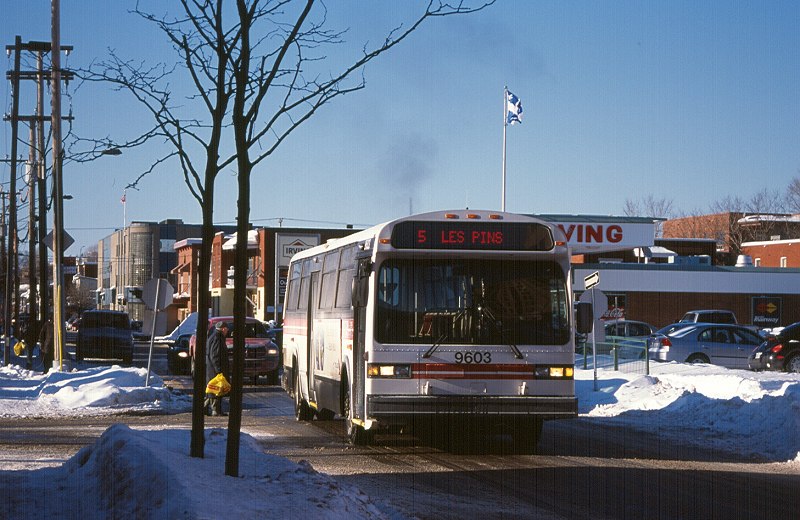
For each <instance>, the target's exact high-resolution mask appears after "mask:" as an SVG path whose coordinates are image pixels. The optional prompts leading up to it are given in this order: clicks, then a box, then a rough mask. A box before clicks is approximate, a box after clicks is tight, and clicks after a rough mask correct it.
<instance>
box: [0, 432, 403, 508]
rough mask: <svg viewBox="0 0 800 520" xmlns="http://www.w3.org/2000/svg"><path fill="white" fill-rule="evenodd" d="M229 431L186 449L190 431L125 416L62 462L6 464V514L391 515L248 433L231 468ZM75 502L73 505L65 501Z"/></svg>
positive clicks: (2, 476)
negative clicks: (195, 451) (146, 425)
mask: <svg viewBox="0 0 800 520" xmlns="http://www.w3.org/2000/svg"><path fill="white" fill-rule="evenodd" d="M226 435H227V434H226V432H225V431H224V430H219V429H210V430H206V432H205V439H206V444H205V450H204V454H205V457H204V458H193V457H189V456H188V455H187V451H188V448H187V447H188V446H189V437H190V431H189V430H157V431H156V430H136V431H134V430H131V429H130V428H129V427H128V426H125V425H122V424H117V425H114V426H112V427H110V428H109V429H108V430H106V431H105V433H103V435H102V436H101V437H100V439H99V440H98V441H97V442H96V443H95V444H93V445H90V446H87V447H85V448H83V449H81V450H80V451H79V452H78V453H77V454H76V455H75V456H74V457H72V458H71V459H70V460H68V461H67V462H66V463H65V464H64V465H63V466H60V467H56V468H45V469H40V470H36V471H0V481H2V482H4V485H3V487H2V488H0V517H3V518H30V517H31V516H36V517H37V518H65V519H72V518H74V519H77V520H94V519H97V520H100V519H104V518H271V517H276V516H285V515H287V514H288V515H289V516H291V517H297V518H304V517H305V518H310V517H320V516H322V517H324V518H332V519H351V518H387V517H388V518H390V517H392V516H394V515H387V514H384V512H383V511H382V510H381V509H380V508H378V506H376V505H375V504H373V503H372V501H371V500H370V498H369V497H368V496H366V495H365V494H364V493H363V492H361V491H360V490H358V489H357V488H355V487H351V486H347V485H340V484H339V483H337V482H336V481H335V480H333V479H332V478H331V477H328V476H326V475H322V474H320V473H317V472H316V471H314V469H312V468H311V467H310V466H309V465H308V464H303V463H301V464H296V463H294V462H291V461H289V460H287V459H285V458H282V457H277V456H274V455H268V454H265V453H262V452H261V450H260V449H259V447H258V445H257V443H256V441H255V440H254V439H253V438H252V437H250V436H248V435H245V434H243V435H242V436H241V446H240V451H239V453H240V461H239V476H238V477H227V476H225V475H223V468H224V464H225V448H226ZM67 504H68V505H69V507H65V505H67Z"/></svg>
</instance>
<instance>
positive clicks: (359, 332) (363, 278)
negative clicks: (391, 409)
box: [350, 258, 372, 419]
mask: <svg viewBox="0 0 800 520" xmlns="http://www.w3.org/2000/svg"><path fill="white" fill-rule="evenodd" d="M371 269H372V263H371V262H370V260H369V258H362V259H361V260H359V261H358V270H357V272H356V277H355V280H354V282H355V285H354V290H353V373H352V374H351V377H352V378H353V379H352V381H351V382H350V388H351V390H350V391H351V395H352V396H353V405H352V410H353V416H354V417H356V418H359V419H363V418H364V410H365V408H366V407H365V404H364V401H365V397H364V393H365V390H364V388H365V383H366V381H365V380H364V378H365V377H366V374H367V368H366V360H365V359H364V352H365V350H366V341H367V339H366V325H367V299H368V295H369V275H370V271H371Z"/></svg>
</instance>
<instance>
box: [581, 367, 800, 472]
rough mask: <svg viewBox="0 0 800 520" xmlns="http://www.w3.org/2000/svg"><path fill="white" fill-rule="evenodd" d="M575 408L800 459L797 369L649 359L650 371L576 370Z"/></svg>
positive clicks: (669, 433) (688, 438)
mask: <svg viewBox="0 0 800 520" xmlns="http://www.w3.org/2000/svg"><path fill="white" fill-rule="evenodd" d="M575 374H576V382H575V387H576V393H577V394H578V406H579V410H578V412H579V414H580V415H581V416H585V417H603V418H606V420H607V421H609V422H613V423H617V424H624V425H626V426H627V427H630V428H633V429H637V430H641V431H648V432H652V433H655V434H658V435H659V436H661V437H664V438H669V439H673V440H679V441H681V443H684V444H687V445H693V446H698V447H706V448H714V449H720V450H725V451H729V452H732V453H738V454H739V455H742V456H743V457H749V458H752V459H754V460H769V461H786V460H793V461H794V463H797V464H798V465H799V466H800V375H798V374H786V373H779V372H750V371H748V370H729V369H726V368H722V367H718V366H714V365H690V364H684V363H674V362H673V363H650V375H643V374H635V373H626V372H620V371H613V370H610V369H598V378H597V379H598V381H597V391H595V390H594V386H595V384H594V381H593V371H592V370H576V371H575Z"/></svg>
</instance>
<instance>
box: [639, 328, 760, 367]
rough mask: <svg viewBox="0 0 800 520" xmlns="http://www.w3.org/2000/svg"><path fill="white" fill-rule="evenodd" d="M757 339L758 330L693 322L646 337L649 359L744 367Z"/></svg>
mask: <svg viewBox="0 0 800 520" xmlns="http://www.w3.org/2000/svg"><path fill="white" fill-rule="evenodd" d="M760 343H761V338H760V337H759V335H758V334H756V333H755V332H753V331H752V330H750V329H748V328H747V327H743V326H741V325H729V324H722V323H695V324H694V325H691V326H688V327H684V328H679V329H677V330H674V331H673V332H670V333H668V334H653V335H652V336H650V338H649V339H648V340H647V349H648V352H649V353H650V359H653V360H656V361H678V362H687V363H712V364H714V365H721V366H724V367H728V368H747V367H748V365H747V358H748V356H749V355H750V353H751V352H752V351H753V349H755V348H756V347H757V346H758V345H759V344H760Z"/></svg>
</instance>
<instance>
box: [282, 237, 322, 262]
mask: <svg viewBox="0 0 800 520" xmlns="http://www.w3.org/2000/svg"><path fill="white" fill-rule="evenodd" d="M319 242H320V237H319V235H284V234H283V233H276V234H275V265H276V266H277V267H289V260H291V258H292V256H293V255H295V254H297V253H299V252H300V251H305V250H306V249H309V248H312V247H314V246H317V245H319Z"/></svg>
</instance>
